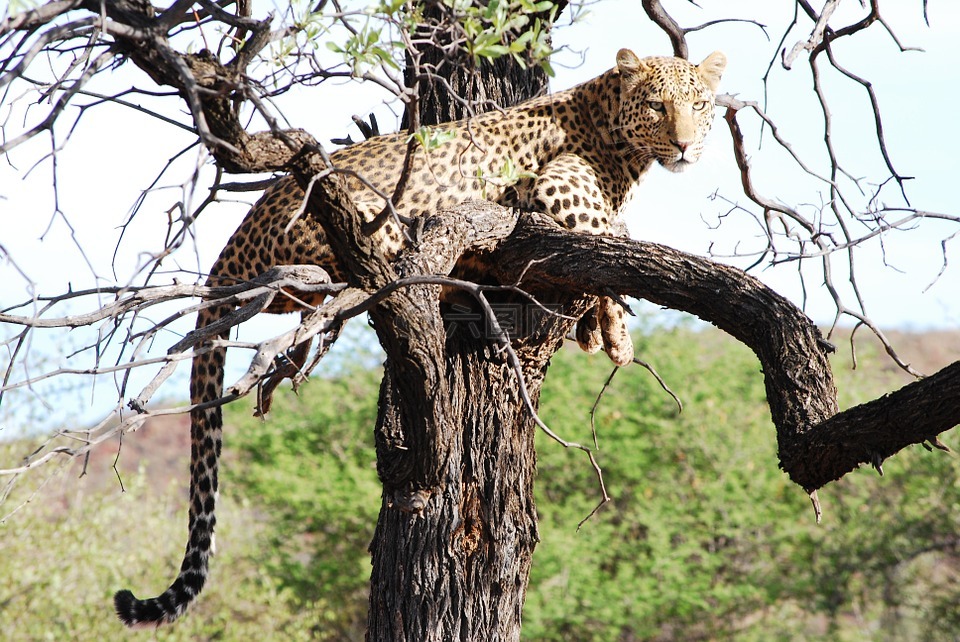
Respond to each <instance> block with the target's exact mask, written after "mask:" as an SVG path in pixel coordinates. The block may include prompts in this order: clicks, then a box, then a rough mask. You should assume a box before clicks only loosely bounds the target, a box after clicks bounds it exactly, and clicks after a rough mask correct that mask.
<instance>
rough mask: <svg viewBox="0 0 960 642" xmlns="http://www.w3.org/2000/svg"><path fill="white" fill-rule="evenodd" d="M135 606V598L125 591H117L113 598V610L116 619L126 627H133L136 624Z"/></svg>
mask: <svg viewBox="0 0 960 642" xmlns="http://www.w3.org/2000/svg"><path fill="white" fill-rule="evenodd" d="M136 606H137V598H136V597H134V595H133V593H131V592H130V591H127V590H126V589H124V590H123V591H117V593H116V595H114V596H113V608H114V609H116V611H117V617H118V618H120V621H121V622H123V623H124V624H126V625H127V626H135V625H136V624H137V618H136V616H135V615H134V611H135V610H136Z"/></svg>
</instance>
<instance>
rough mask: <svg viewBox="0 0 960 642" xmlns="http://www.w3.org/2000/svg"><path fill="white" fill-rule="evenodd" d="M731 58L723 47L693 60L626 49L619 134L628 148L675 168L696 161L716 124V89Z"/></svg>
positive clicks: (620, 61)
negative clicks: (646, 55)
mask: <svg viewBox="0 0 960 642" xmlns="http://www.w3.org/2000/svg"><path fill="white" fill-rule="evenodd" d="M726 64H727V58H726V56H724V55H723V54H722V53H721V52H719V51H715V52H713V53H712V54H710V55H709V56H707V57H706V58H705V59H704V60H703V62H701V63H700V64H699V65H694V64H691V63H690V62H688V61H686V60H683V59H682V58H669V57H657V56H655V57H650V58H642V59H641V58H638V57H637V55H636V54H635V53H633V52H632V51H630V50H629V49H621V50H620V51H619V53H617V69H618V70H619V72H620V106H619V114H617V115H616V118H615V123H614V131H613V137H614V139H615V140H616V141H617V142H618V143H621V144H625V146H626V147H627V153H631V152H633V153H635V154H637V155H638V156H643V157H647V158H649V157H653V158H655V159H656V160H657V162H659V163H660V164H661V165H663V166H664V167H666V168H667V169H669V170H671V171H674V172H681V171H683V170H684V169H686V168H687V166H688V165H691V164H693V163H695V162H697V160H699V158H700V154H701V152H702V151H703V139H704V138H705V137H706V135H707V132H709V131H710V127H711V126H712V125H713V109H714V93H715V92H716V90H717V86H718V85H719V84H720V76H721V74H722V73H723V69H724V67H725V66H726Z"/></svg>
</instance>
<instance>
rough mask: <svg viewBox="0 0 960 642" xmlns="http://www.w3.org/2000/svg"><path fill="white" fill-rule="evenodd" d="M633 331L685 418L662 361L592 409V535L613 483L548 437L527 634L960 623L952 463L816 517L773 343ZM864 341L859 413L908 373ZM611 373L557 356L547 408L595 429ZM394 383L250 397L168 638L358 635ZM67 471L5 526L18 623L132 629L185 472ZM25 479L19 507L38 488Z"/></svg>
mask: <svg viewBox="0 0 960 642" xmlns="http://www.w3.org/2000/svg"><path fill="white" fill-rule="evenodd" d="M636 344H637V348H638V353H639V354H641V355H642V357H643V358H644V359H645V360H647V361H649V362H651V363H653V364H655V365H656V366H657V368H658V370H659V372H660V374H661V375H662V376H663V377H664V379H665V380H666V381H667V382H668V383H669V384H670V385H671V386H672V387H673V388H674V389H675V390H676V392H677V393H678V394H679V395H680V396H681V398H682V400H683V403H684V410H683V412H682V413H679V412H678V410H677V406H676V404H675V403H674V402H673V400H672V399H671V398H670V397H669V396H668V395H667V394H665V393H664V392H663V391H662V390H661V389H660V388H659V385H658V384H657V383H656V381H655V380H654V379H653V377H651V376H650V375H649V374H648V373H647V372H646V371H644V370H642V369H640V368H629V369H626V370H623V371H621V372H619V373H618V374H617V376H616V377H615V378H614V380H613V382H612V384H611V386H610V387H609V388H608V389H607V391H606V392H605V394H604V397H603V399H602V400H601V402H600V405H599V409H598V412H597V417H596V420H597V421H596V424H597V432H598V440H599V445H600V450H599V453H598V458H599V461H600V464H601V466H603V469H604V476H605V479H606V483H607V488H608V490H609V492H610V494H611V496H612V497H613V501H612V502H611V503H610V504H609V505H607V506H604V507H603V508H602V509H601V510H600V511H599V513H598V514H597V515H595V516H594V517H593V518H591V519H590V520H588V521H587V522H586V523H585V524H584V525H583V527H582V528H581V529H580V530H579V531H578V530H577V524H578V523H579V522H580V520H582V519H583V517H585V516H586V515H587V514H588V513H589V512H590V511H591V510H592V509H593V507H594V506H595V504H596V501H597V499H598V488H597V483H596V478H595V477H594V475H593V473H592V471H591V470H590V468H589V467H588V466H587V465H585V463H584V462H583V461H582V458H581V457H580V456H579V455H580V453H578V452H568V451H566V450H564V449H562V448H561V447H559V446H558V445H557V444H556V443H554V442H552V441H550V440H546V439H544V440H542V441H541V443H539V444H538V452H539V458H540V463H539V479H538V482H537V493H538V496H537V502H538V508H539V512H540V516H541V523H540V536H541V542H540V544H539V546H538V547H537V551H536V555H535V557H534V565H533V571H532V575H531V583H530V587H529V590H528V594H527V603H526V608H525V611H524V638H525V639H529V640H624V641H626V640H643V639H658V640H671V639H675V640H696V639H716V638H728V637H735V638H736V639H738V640H748V641H749V640H757V641H760V640H770V639H778V640H805V639H811V640H813V639H815V640H837V641H846V640H862V639H873V640H908V639H924V640H952V639H954V638H955V631H956V630H958V627H960V621H958V618H957V614H956V608H955V604H956V602H957V600H958V599H960V590H958V588H957V587H958V582H957V580H958V576H960V556H958V542H960V539H958V536H957V533H958V532H960V528H958V526H960V524H958V517H957V515H958V514H960V511H958V507H960V474H958V472H960V470H958V466H957V461H956V458H955V457H953V456H947V455H944V454H943V453H940V452H933V453H929V452H927V451H925V450H923V449H920V448H916V449H912V450H910V451H908V452H904V453H901V454H900V455H898V456H897V457H896V458H895V459H893V460H891V461H888V462H886V464H885V466H884V473H885V476H884V477H883V478H882V479H881V478H880V477H879V476H878V475H876V474H875V473H873V472H872V471H869V470H864V471H860V472H858V473H855V474H852V475H849V476H847V478H845V479H844V480H842V481H840V482H838V483H836V484H834V485H832V486H831V487H829V488H827V489H825V490H824V491H823V492H822V493H821V499H822V501H823V504H824V510H825V518H824V523H823V524H822V525H820V526H817V525H816V524H815V522H814V518H813V511H812V509H811V507H810V505H809V503H808V501H807V499H806V497H804V496H803V494H802V493H801V492H799V491H798V490H797V488H796V487H795V486H793V485H792V484H791V483H790V482H789V480H787V479H786V477H785V475H783V473H781V472H780V471H778V470H777V469H776V467H775V466H774V462H775V461H776V447H775V443H774V437H773V434H772V429H771V426H770V419H769V412H768V410H767V408H766V404H765V401H764V391H763V384H762V377H761V375H760V373H759V371H758V364H757V361H756V359H755V358H754V357H753V355H752V354H750V353H749V352H748V351H746V350H745V349H744V348H742V346H740V345H739V344H736V343H735V342H733V341H732V340H729V339H727V338H726V337H724V336H723V335H720V334H719V333H716V332H713V331H692V330H690V329H684V328H682V327H681V328H678V329H674V330H669V331H657V332H649V333H646V334H643V335H641V336H638V337H636ZM863 352H864V351H863V350H861V355H860V356H861V367H860V369H859V370H857V371H849V370H845V369H844V368H843V367H842V366H841V365H840V364H838V365H837V371H838V372H837V374H838V385H839V387H840V390H841V391H842V393H843V394H842V397H843V402H844V403H846V404H848V405H850V404H854V403H857V402H859V401H860V400H862V399H866V398H874V397H876V396H877V395H878V394H879V393H880V392H882V391H883V390H886V389H890V388H892V387H895V386H896V385H898V384H897V383H896V382H895V381H894V380H893V379H892V378H891V377H890V376H889V375H887V374H886V373H884V371H883V370H882V368H880V366H879V364H880V363H881V361H880V359H881V358H882V357H881V356H879V355H878V354H876V351H874V354H864V353H863ZM609 370H610V366H609V363H608V362H607V361H606V360H605V358H603V357H602V355H601V356H596V357H585V356H583V355H582V354H580V353H577V352H575V351H572V350H571V351H569V352H567V351H561V353H560V354H558V355H557V357H556V358H555V359H554V363H553V366H552V367H551V369H550V373H549V378H548V381H547V384H546V386H545V387H544V390H543V397H542V400H541V405H542V409H543V416H544V418H545V420H546V421H547V422H548V423H549V424H550V426H551V427H552V428H553V429H554V430H556V431H557V432H558V433H559V434H561V435H562V436H564V437H566V438H568V439H576V440H578V441H581V442H589V441H590V440H591V439H592V437H591V434H590V426H589V418H588V413H589V411H590V408H591V406H592V405H593V403H594V401H595V398H596V394H597V392H598V391H599V390H600V388H601V387H602V385H603V382H604V381H605V380H606V378H607V376H608V375H609ZM378 378H379V371H378V370H377V369H375V368H373V369H371V368H364V367H359V366H357V367H355V368H353V369H350V368H345V369H344V370H343V371H342V372H340V373H338V374H337V376H336V377H333V378H330V379H316V378H315V379H313V380H311V381H310V382H308V383H307V384H306V385H305V386H304V387H303V388H302V389H301V393H300V396H298V397H294V396H293V395H283V396H282V397H281V398H279V399H277V400H276V402H275V404H274V411H273V413H272V414H271V415H270V417H269V418H268V420H267V421H265V422H264V421H260V420H258V419H254V418H252V417H251V416H250V412H249V411H250V408H249V407H246V408H243V407H239V406H235V407H233V408H232V409H231V411H230V412H229V414H228V426H229V429H228V439H227V442H226V446H227V449H228V461H227V462H226V466H225V470H224V474H225V476H226V477H225V479H224V482H225V483H224V492H223V494H222V499H223V507H224V510H223V512H222V515H221V520H220V526H219V528H218V535H219V536H218V543H219V549H220V550H219V553H218V556H217V559H216V561H215V564H214V566H213V569H214V570H213V577H212V580H211V583H210V585H209V586H208V588H207V589H206V590H205V591H204V595H203V598H202V599H201V600H200V602H199V604H198V605H197V607H196V608H195V609H194V610H193V611H192V616H191V617H187V618H185V619H183V620H181V621H180V622H178V623H177V624H176V625H175V626H173V627H169V628H165V629H162V630H160V631H159V632H156V633H153V634H150V635H155V636H156V639H160V640H188V639H220V640H249V639H256V638H261V639H284V640H298V639H304V640H306V639H320V640H351V639H361V638H362V636H363V628H364V621H365V612H366V607H367V598H366V595H367V578H368V575H369V555H368V553H367V545H368V543H369V541H370V538H371V537H372V533H373V528H374V526H375V524H376V516H377V511H378V510H379V503H380V502H379V495H380V490H379V485H378V482H377V478H376V467H375V455H374V451H373V447H372V439H371V438H370V432H371V430H372V426H373V422H374V420H375V417H376V392H377V381H378ZM5 447H19V448H20V449H22V445H12V446H11V445H8V446H5ZM178 470H179V469H178ZM63 480H64V484H65V487H64V489H63V491H62V492H55V491H54V489H51V488H50V487H47V488H44V489H41V490H39V491H38V492H37V494H36V496H35V500H34V501H33V502H32V503H31V504H29V505H27V507H25V509H24V510H21V511H20V512H18V513H16V514H15V515H13V516H11V517H10V518H9V519H7V521H6V522H5V523H4V524H3V525H2V526H0V529H2V530H0V605H2V606H3V608H0V630H3V631H4V632H5V633H7V632H9V633H10V635H12V637H11V638H10V639H24V640H43V639H77V640H93V639H111V638H113V637H115V636H116V635H117V632H118V631H119V630H120V625H119V624H118V623H117V622H116V621H115V620H114V619H113V618H112V615H111V613H110V606H109V605H110V599H111V595H112V592H113V591H114V590H116V589H117V588H119V587H121V586H137V587H142V590H144V591H146V592H149V589H150V588H151V587H153V588H154V589H156V588H159V587H162V586H163V585H164V582H165V581H166V580H167V579H169V578H168V575H169V572H170V569H171V568H173V567H174V566H175V565H176V559H177V558H178V555H179V553H180V550H179V546H180V540H181V537H182V534H183V524H182V520H183V511H184V506H183V504H184V494H183V491H182V489H180V488H179V487H178V486H182V485H183V484H184V483H185V480H184V479H183V478H180V477H178V478H177V482H178V484H177V485H174V486H167V487H165V488H150V487H148V486H147V485H146V483H145V478H144V477H143V476H137V477H136V478H135V479H125V480H124V481H125V483H126V484H127V493H126V494H124V495H118V494H117V493H115V492H113V493H109V494H106V495H104V494H102V493H94V492H92V491H90V490H89V489H88V488H87V487H86V486H85V485H84V482H83V481H82V480H81V481H75V477H72V476H70V477H64V478H63ZM17 492H20V493H21V496H20V499H21V500H22V499H25V498H26V497H27V496H29V493H31V492H32V489H29V488H24V489H20V490H19V491H17ZM41 498H42V499H45V500H46V501H39V500H40V499H41ZM16 504H17V502H16V501H13V502H11V503H9V504H8V505H16ZM47 542H56V546H47V545H43V544H42V543H47ZM145 542H156V543H157V546H152V545H149V544H147V545H145ZM38 543H41V544H39V545H38ZM161 549H162V554H158V550H161ZM64 551H68V552H69V553H67V556H68V557H65V554H64ZM144 569H147V572H146V573H145V574H143V575H142V576H137V577H133V576H132V575H131V573H132V572H134V571H136V572H138V573H139V572H140V571H142V570H144Z"/></svg>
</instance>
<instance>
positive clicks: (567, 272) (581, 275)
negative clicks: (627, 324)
mask: <svg viewBox="0 0 960 642" xmlns="http://www.w3.org/2000/svg"><path fill="white" fill-rule="evenodd" d="M495 264H496V265H498V266H505V265H506V266H509V265H528V266H529V267H528V268H527V278H531V279H536V280H539V281H542V282H546V283H549V284H551V285H554V286H557V287H561V288H564V289H570V290H574V291H581V292H582V291H584V290H586V291H590V292H595V293H601V294H602V293H603V292H605V291H607V289H613V290H615V291H617V292H621V293H624V294H627V295H630V296H635V297H639V298H644V299H647V300H648V301H651V302H653V303H656V304H658V305H663V306H667V307H670V308H672V309H676V310H683V311H686V312H689V313H691V314H694V315H696V316H698V317H700V318H701V319H704V320H706V321H709V322H710V323H712V324H714V325H716V326H717V327H718V328H720V329H721V330H723V331H725V332H727V333H728V334H730V335H731V336H733V337H735V338H736V339H737V340H739V341H741V342H742V343H744V344H745V345H747V346H748V347H750V348H751V349H752V350H753V351H754V353H755V354H756V355H757V357H758V358H759V360H760V364H761V367H762V371H763V375H764V383H765V386H766V391H767V400H768V403H769V405H770V411H771V415H772V419H773V423H774V425H775V426H776V429H777V440H778V444H779V455H780V466H781V468H783V470H784V471H786V472H787V474H788V475H789V476H790V478H791V480H793V481H794V482H795V483H797V484H798V485H800V486H801V487H802V488H803V489H804V490H806V491H807V492H812V491H814V490H816V489H817V488H820V487H822V486H824V485H826V484H828V483H829V482H831V481H834V480H836V479H839V478H840V477H842V476H843V475H845V474H846V473H848V472H850V471H851V470H853V469H855V468H857V467H858V466H859V465H861V464H865V463H869V464H875V463H876V462H879V461H882V460H883V459H885V458H886V457H889V456H891V455H893V454H895V453H896V452H898V451H900V450H901V449H903V448H905V447H906V446H908V445H910V444H921V443H925V442H928V441H931V442H932V441H934V440H935V439H936V436H937V435H938V434H939V433H941V432H943V431H945V430H948V429H950V428H951V427H953V426H956V425H958V424H960V404H957V403H956V399H958V398H960V363H955V364H953V365H951V366H948V367H947V368H944V369H943V370H941V371H940V372H938V373H937V374H935V375H933V376H931V377H928V378H926V379H923V380H921V381H917V382H914V383H911V384H909V385H907V386H905V387H904V388H902V389H901V390H899V391H897V392H895V393H893V394H891V395H887V396H885V397H882V398H881V399H878V400H875V401H872V402H869V403H865V404H862V405H860V406H856V407H854V408H851V409H849V410H846V411H844V412H842V413H838V406H837V401H836V387H835V386H834V382H833V374H832V371H831V369H830V364H829V361H828V358H827V356H828V353H830V352H832V351H833V350H834V348H833V346H832V345H830V344H829V343H827V342H826V341H824V339H823V338H822V336H821V334H820V331H819V329H818V328H817V327H816V326H815V325H814V324H813V323H812V322H811V321H810V320H809V319H808V318H807V317H806V315H804V314H803V312H801V311H800V310H799V309H798V308H797V307H796V306H794V305H793V304H792V303H791V302H790V301H788V300H787V299H785V298H784V297H782V296H780V295H779V294H777V293H776V292H774V291H773V290H771V289H770V288H768V287H767V286H765V285H764V284H762V283H761V282H760V281H758V280H757V279H755V278H753V277H751V276H749V275H747V274H746V273H744V272H742V271H741V270H739V269H737V268H734V267H730V266H726V265H722V264H718V263H714V262H712V261H710V260H707V259H704V258H701V257H698V256H694V255H691V254H686V253H684V252H680V251H678V250H674V249H672V248H669V247H666V246H663V245H658V244H655V243H645V242H641V241H633V240H630V239H622V238H610V237H601V238H597V237H590V236H578V235H575V234H571V233H569V232H565V231H563V230H560V229H559V228H557V227H556V226H555V225H553V224H552V223H551V222H549V221H546V220H544V219H542V218H540V217H538V216H535V215H531V216H525V217H523V218H521V220H520V223H519V224H518V225H517V228H516V230H515V231H514V234H513V236H511V238H510V239H509V240H508V241H507V242H506V243H504V244H503V245H502V246H501V248H500V250H498V253H497V256H496V261H495Z"/></svg>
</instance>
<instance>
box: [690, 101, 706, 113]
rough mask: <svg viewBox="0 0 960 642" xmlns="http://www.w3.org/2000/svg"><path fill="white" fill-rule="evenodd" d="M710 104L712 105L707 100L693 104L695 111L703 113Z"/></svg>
mask: <svg viewBox="0 0 960 642" xmlns="http://www.w3.org/2000/svg"><path fill="white" fill-rule="evenodd" d="M709 104H710V103H708V102H707V101H705V100H698V101H697V102H695V103H693V111H703V110H704V109H706V108H707V105H709Z"/></svg>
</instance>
